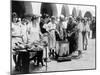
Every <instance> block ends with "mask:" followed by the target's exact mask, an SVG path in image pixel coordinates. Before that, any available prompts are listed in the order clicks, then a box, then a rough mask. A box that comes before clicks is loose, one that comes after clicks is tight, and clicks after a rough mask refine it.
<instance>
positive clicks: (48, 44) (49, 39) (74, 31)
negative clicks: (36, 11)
mask: <svg viewBox="0 0 100 75" xmlns="http://www.w3.org/2000/svg"><path fill="white" fill-rule="evenodd" d="M11 32H12V34H11V38H12V49H13V50H12V51H13V59H14V62H15V68H16V69H18V66H19V65H20V63H19V61H20V55H19V54H18V53H17V51H16V50H17V49H22V48H24V49H26V47H27V48H29V49H30V50H32V49H34V50H37V51H38V50H39V51H40V52H37V54H34V53H32V54H30V57H31V58H30V60H34V63H36V62H37V63H36V64H37V65H39V63H41V64H42V66H44V63H43V62H44V61H50V57H51V56H53V57H54V58H57V57H58V56H59V49H58V46H57V43H59V41H67V42H69V55H72V54H73V53H75V52H76V51H78V52H79V53H78V54H79V55H80V54H82V51H83V50H87V46H88V38H95V37H96V21H95V17H93V19H90V18H87V17H84V18H82V17H74V18H73V17H72V16H69V17H64V16H63V15H61V16H60V17H55V16H49V15H48V14H43V15H26V16H24V17H21V18H20V17H18V15H17V13H15V12H13V13H12V25H11ZM60 51H61V50H60ZM62 51H63V50H62ZM64 52H65V51H64ZM43 59H44V60H43Z"/></svg>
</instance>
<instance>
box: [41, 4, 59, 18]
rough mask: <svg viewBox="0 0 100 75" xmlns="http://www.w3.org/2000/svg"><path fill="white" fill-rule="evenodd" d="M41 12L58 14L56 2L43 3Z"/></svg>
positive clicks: (51, 14)
mask: <svg viewBox="0 0 100 75" xmlns="http://www.w3.org/2000/svg"><path fill="white" fill-rule="evenodd" d="M41 14H48V15H49V16H58V12H57V7H56V4H52V3H42V5H41Z"/></svg>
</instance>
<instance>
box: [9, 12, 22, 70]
mask: <svg viewBox="0 0 100 75" xmlns="http://www.w3.org/2000/svg"><path fill="white" fill-rule="evenodd" d="M17 20H18V17H17V14H16V13H15V12H14V13H13V14H12V27H11V32H12V34H11V38H12V49H13V52H12V53H13V60H14V62H15V69H16V70H18V68H19V63H18V59H17V58H18V56H19V55H18V53H17V51H16V48H19V43H20V42H22V36H21V23H20V22H17Z"/></svg>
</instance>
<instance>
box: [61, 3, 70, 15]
mask: <svg viewBox="0 0 100 75" xmlns="http://www.w3.org/2000/svg"><path fill="white" fill-rule="evenodd" d="M61 14H62V15H64V16H65V17H68V16H70V14H69V7H68V6H67V5H63V6H62V10H61Z"/></svg>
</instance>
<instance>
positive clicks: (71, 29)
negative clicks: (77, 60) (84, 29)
mask: <svg viewBox="0 0 100 75" xmlns="http://www.w3.org/2000/svg"><path fill="white" fill-rule="evenodd" d="M76 25H77V24H76V23H75V22H74V21H73V18H72V17H69V21H68V24H67V30H66V31H67V33H68V41H69V49H70V50H69V54H72V52H74V51H75V50H76V49H77V28H76Z"/></svg>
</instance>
